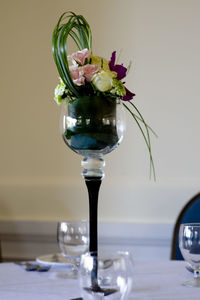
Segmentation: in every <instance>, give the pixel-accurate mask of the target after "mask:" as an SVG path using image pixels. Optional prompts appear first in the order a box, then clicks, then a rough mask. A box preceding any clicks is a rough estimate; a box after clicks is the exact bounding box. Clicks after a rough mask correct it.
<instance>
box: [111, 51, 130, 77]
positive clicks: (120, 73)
mask: <svg viewBox="0 0 200 300" xmlns="http://www.w3.org/2000/svg"><path fill="white" fill-rule="evenodd" d="M115 59H116V51H113V53H112V55H111V59H110V62H109V67H110V70H111V71H114V72H116V73H117V79H118V80H121V79H123V78H124V77H125V76H126V71H127V68H125V67H124V66H123V64H122V65H115Z"/></svg>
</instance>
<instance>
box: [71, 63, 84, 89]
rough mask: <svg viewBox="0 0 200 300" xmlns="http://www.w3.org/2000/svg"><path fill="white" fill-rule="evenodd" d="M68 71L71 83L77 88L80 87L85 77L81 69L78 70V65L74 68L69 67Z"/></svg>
mask: <svg viewBox="0 0 200 300" xmlns="http://www.w3.org/2000/svg"><path fill="white" fill-rule="evenodd" d="M69 70H70V74H71V77H72V80H73V82H74V83H75V84H76V85H78V86H80V85H82V84H83V83H84V81H85V77H84V76H83V74H84V72H83V70H82V68H79V67H78V65H76V66H70V67H69Z"/></svg>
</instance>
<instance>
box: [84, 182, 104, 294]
mask: <svg viewBox="0 0 200 300" xmlns="http://www.w3.org/2000/svg"><path fill="white" fill-rule="evenodd" d="M85 183H86V186H87V189H88V195H89V232H90V236H89V250H90V252H93V253H94V259H93V269H92V271H91V283H92V288H93V289H96V288H97V287H98V280H97V278H98V276H97V275H98V259H97V258H98V194H99V188H100V185H101V178H98V177H88V178H87V177H86V178H85Z"/></svg>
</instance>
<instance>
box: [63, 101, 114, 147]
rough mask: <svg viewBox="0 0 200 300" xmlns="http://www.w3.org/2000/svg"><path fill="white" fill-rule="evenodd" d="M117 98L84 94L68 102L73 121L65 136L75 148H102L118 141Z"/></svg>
mask: <svg viewBox="0 0 200 300" xmlns="http://www.w3.org/2000/svg"><path fill="white" fill-rule="evenodd" d="M116 105H117V104H116V100H113V99H112V98H109V97H99V96H82V97H79V98H76V99H75V100H73V101H70V102H69V103H68V115H69V117H70V119H71V120H72V119H73V120H72V122H70V125H69V126H68V127H67V129H66V131H65V133H64V138H66V139H67V140H70V144H71V147H72V148H74V149H75V150H102V149H104V148H106V147H109V148H112V147H114V146H115V145H116V144H117V142H118V134H117V129H116Z"/></svg>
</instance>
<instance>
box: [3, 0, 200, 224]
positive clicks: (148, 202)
mask: <svg viewBox="0 0 200 300" xmlns="http://www.w3.org/2000/svg"><path fill="white" fill-rule="evenodd" d="M66 10H72V11H75V12H77V13H81V14H83V15H84V16H85V17H86V19H87V20H88V22H89V23H90V25H91V27H92V31H93V52H94V53H95V54H97V55H101V56H105V57H107V58H109V57H110V54H111V52H112V51H113V50H115V49H116V50H117V51H120V50H122V54H121V59H122V61H124V62H125V63H127V64H128V62H129V60H130V59H131V60H132V61H133V64H132V66H133V67H132V70H131V71H130V73H129V77H128V78H127V86H128V87H129V88H130V89H131V90H134V91H135V92H136V94H137V97H136V98H135V104H136V105H137V106H138V108H139V109H140V110H141V111H142V113H143V115H144V116H145V118H146V120H147V121H148V123H149V124H151V126H152V127H153V128H154V129H155V130H156V132H157V134H158V135H159V138H158V139H155V138H152V144H153V154H154V160H155V166H156V171H157V182H156V183H154V182H152V181H149V178H148V168H149V164H148V163H149V162H148V154H147V151H146V149H145V146H144V142H143V139H142V137H141V136H140V134H139V131H138V129H137V127H136V125H135V124H134V123H133V122H132V120H131V118H130V117H129V116H127V121H128V126H127V133H126V137H125V139H124V141H123V143H122V144H121V145H120V147H119V148H118V149H117V150H116V151H115V152H113V153H111V154H109V155H108V156H107V157H106V158H105V159H106V168H105V173H106V177H105V179H104V182H103V184H102V189H101V193H100V199H99V201H100V207H99V216H100V219H101V220H102V221H105V222H108V221H113V222H115V221H121V222H124V221H130V222H134V221H136V222H165V223H170V222H173V221H174V220H175V217H176V215H177V213H178V211H179V210H180V208H181V207H182V205H183V204H184V203H185V202H186V201H187V200H188V199H189V198H190V197H191V196H193V195H194V194H195V193H197V192H198V191H199V170H200V159H199V149H200V139H199V126H200V124H199V123H200V122H199V110H200V104H199V99H200V97H199V96H200V95H199V94H200V92H199V91H200V89H199V81H200V76H199V70H200V55H199V53H200V38H199V28H200V18H199V11H200V1H198V0H196V1H195V0H168V1H166V0H125V1H119V0H109V1H107V0H101V1H92V0H87V1H81V0H79V1H71V0H68V1H66V0H65V1H64V0H57V1H52V0H34V1H31V0H18V1H14V0H1V1H0V22H1V26H0V37H1V47H0V66H1V67H0V74H1V81H0V84H1V89H0V96H1V97H0V99H1V108H0V142H1V144H0V219H8V220H9V219H11V220H19V219H20V220H34V221H35V220H36V221H37V220H58V219H63V218H66V219H69V218H70V219H78V218H87V215H88V202H87V191H86V188H85V186H84V182H83V180H82V178H81V175H80V173H81V167H80V161H81V158H80V157H79V156H78V155H76V154H75V153H72V151H70V150H69V149H67V148H66V146H65V145H64V143H63V141H62V139H61V137H60V133H59V113H60V109H59V107H57V105H56V104H55V103H54V101H53V91H54V88H55V86H56V84H57V82H58V74H57V70H56V67H55V65H54V61H53V58H52V53H51V34H52V30H53V27H54V26H55V24H56V21H57V19H58V17H59V16H60V14H61V13H62V12H64V11H66Z"/></svg>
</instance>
